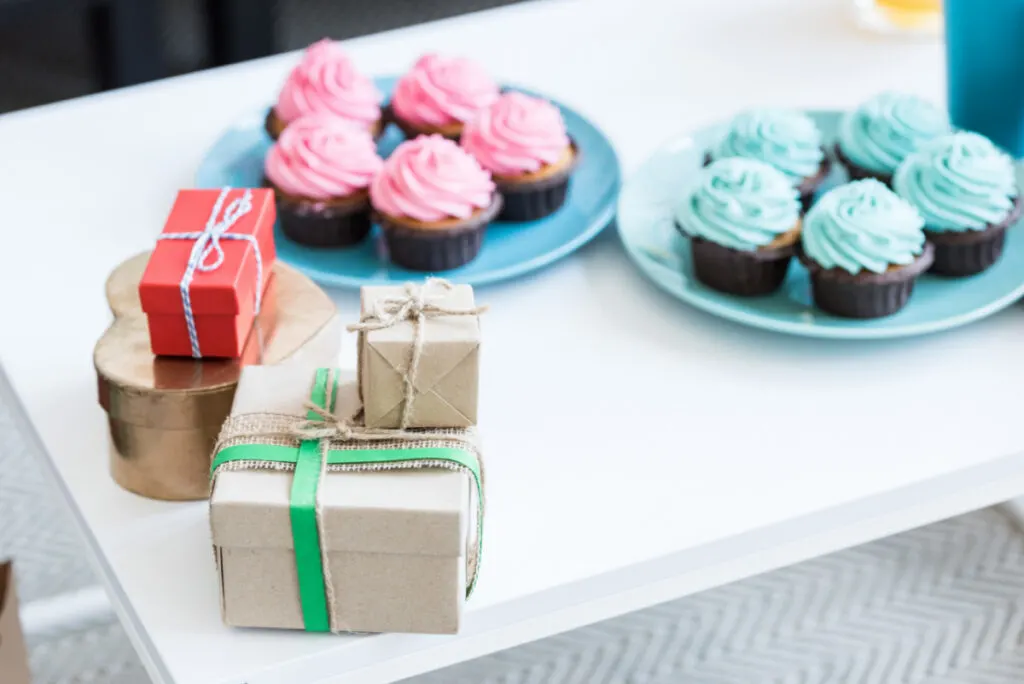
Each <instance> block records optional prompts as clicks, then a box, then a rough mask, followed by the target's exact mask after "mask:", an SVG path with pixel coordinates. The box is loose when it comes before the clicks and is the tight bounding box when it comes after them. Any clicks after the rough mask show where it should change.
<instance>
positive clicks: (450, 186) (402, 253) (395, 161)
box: [370, 135, 501, 271]
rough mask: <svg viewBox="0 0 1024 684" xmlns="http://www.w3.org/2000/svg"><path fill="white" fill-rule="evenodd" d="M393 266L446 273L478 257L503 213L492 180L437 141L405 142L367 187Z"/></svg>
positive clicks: (431, 138) (429, 138) (471, 161)
mask: <svg viewBox="0 0 1024 684" xmlns="http://www.w3.org/2000/svg"><path fill="white" fill-rule="evenodd" d="M370 199H371V201H372V203H373V208H374V210H375V211H376V214H377V216H378V219H379V221H380V226H381V229H382V230H383V231H384V239H385V241H386V242H387V245H388V252H389V254H390V255H391V261H393V262H394V263H396V264H398V265H399V266H404V267H405V268H408V269H412V270H415V271H446V270H448V269H451V268H456V267H458V266H462V265H463V264H465V263H468V262H469V261H472V260H473V258H475V257H476V255H477V254H478V253H479V251H480V246H481V245H482V244H483V238H484V229H485V228H486V227H487V224H489V223H490V222H491V221H492V220H493V219H494V217H495V216H496V215H497V214H498V212H499V211H500V209H501V195H499V194H498V193H497V192H495V188H494V183H493V182H492V181H491V174H490V173H488V172H487V171H486V170H485V169H483V168H481V167H480V164H479V163H477V161H476V160H475V159H474V158H473V157H471V156H470V155H469V154H468V153H467V152H466V151H465V150H463V149H462V148H461V147H459V146H458V145H457V144H456V143H454V142H452V141H451V140H448V139H447V138H444V137H442V136H440V135H430V136H420V137H418V138H415V139H413V140H407V141H406V142H404V143H402V144H401V145H399V146H398V148H397V149H395V151H394V153H393V154H392V155H391V156H390V157H388V159H387V161H385V162H384V169H383V170H382V171H381V172H380V173H379V174H378V175H377V177H376V178H375V179H374V180H373V184H372V185H371V186H370Z"/></svg>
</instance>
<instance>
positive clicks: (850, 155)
mask: <svg viewBox="0 0 1024 684" xmlns="http://www.w3.org/2000/svg"><path fill="white" fill-rule="evenodd" d="M949 132H950V125H949V119H948V117H947V116H946V114H945V113H944V112H943V111H942V110H941V109H939V108H938V107H936V106H935V105H934V104H932V103H931V102H928V101H927V100H923V99H921V98H919V97H916V96H914V95H904V94H901V93H891V92H889V93H882V94H880V95H876V96H875V97H873V98H871V99H870V100H868V101H867V102H865V103H864V104H862V105H861V106H860V107H857V108H856V109H854V110H853V111H851V112H848V113H847V114H845V115H844V116H843V118H842V119H840V121H839V131H838V140H837V141H836V147H835V153H836V158H837V159H838V160H839V161H840V162H841V163H842V164H843V166H845V167H846V170H847V172H849V175H850V179H851V180H860V179H863V178H875V179H877V180H880V181H882V182H883V183H885V184H886V185H891V184H892V176H893V174H894V173H896V168H897V167H898V166H899V165H900V164H901V163H902V162H903V160H904V159H906V158H907V155H909V154H910V153H911V152H914V151H915V150H917V149H918V148H919V147H921V146H922V145H924V144H926V143H928V142H929V141H931V140H934V139H935V138H938V137H939V136H942V135H945V134H947V133H949Z"/></svg>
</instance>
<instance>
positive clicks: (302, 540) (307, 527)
mask: <svg viewBox="0 0 1024 684" xmlns="http://www.w3.org/2000/svg"><path fill="white" fill-rule="evenodd" d="M337 391H338V373H337V371H334V370H332V369H327V368H321V369H318V370H317V371H316V376H315V378H314V381H313V387H312V390H311V392H310V399H309V401H308V402H307V403H306V409H307V414H306V417H305V418H302V417H301V416H295V415H288V414H280V413H251V414H243V415H236V416H231V417H230V418H228V420H227V422H226V423H225V424H224V427H223V428H222V430H221V434H220V437H219V438H218V440H217V445H216V447H215V448H214V454H215V457H214V460H213V465H212V468H211V481H212V484H215V482H216V478H217V475H218V474H219V473H221V472H224V471H225V470H285V471H293V472H294V477H293V482H292V490H291V505H290V508H291V521H292V536H293V538H294V546H295V559H296V568H297V570H298V579H299V594H300V600H301V604H302V615H303V621H304V624H305V629H306V630H307V631H314V632H326V631H332V632H343V631H347V630H345V628H344V627H343V619H342V617H341V616H339V615H337V614H336V608H335V606H336V601H335V600H334V592H335V587H334V584H333V582H332V581H331V574H330V567H329V565H328V555H327V552H328V549H326V548H324V543H323V540H324V539H325V535H324V534H323V530H324V521H323V506H322V504H321V502H320V497H319V491H320V488H319V483H320V482H321V481H322V479H323V477H324V475H325V474H326V473H329V472H342V471H374V470H392V469H421V468H446V469H449V470H455V471H458V472H463V473H466V474H467V475H469V476H470V478H471V480H472V481H473V483H474V485H475V487H474V491H475V492H476V507H475V508H476V526H475V535H476V536H475V540H471V541H473V542H475V543H471V544H470V547H469V549H468V550H467V557H466V576H467V578H468V579H467V586H466V595H467V596H468V595H469V594H471V593H472V592H473V589H474V587H475V586H476V580H477V575H478V571H479V566H480V554H481V551H482V547H483V521H484V496H483V491H484V490H483V484H484V482H483V460H482V457H481V454H480V450H479V447H478V445H477V443H476V439H475V433H474V432H473V431H472V430H465V429H455V428H446V429H438V430H411V429H406V430H388V429H370V428H366V427H364V426H362V425H361V424H360V423H359V421H358V419H356V418H353V419H351V420H345V419H340V418H338V417H337V416H335V415H334V413H333V409H334V404H335V398H336V396H337Z"/></svg>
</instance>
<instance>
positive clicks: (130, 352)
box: [93, 252, 342, 501]
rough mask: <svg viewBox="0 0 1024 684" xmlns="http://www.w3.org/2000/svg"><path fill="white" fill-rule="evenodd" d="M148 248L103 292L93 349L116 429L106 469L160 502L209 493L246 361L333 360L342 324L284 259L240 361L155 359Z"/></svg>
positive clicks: (318, 362)
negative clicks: (104, 310)
mask: <svg viewBox="0 0 1024 684" xmlns="http://www.w3.org/2000/svg"><path fill="white" fill-rule="evenodd" d="M148 260H149V253H148V252H146V253H143V254H139V255H138V256H135V257H132V258H131V259H129V260H127V261H125V262H124V263H122V264H121V265H120V266H118V267H117V268H115V269H114V271H113V273H111V274H110V277H109V278H108V279H107V285H106V293H107V301H108V303H109V304H110V309H111V311H112V312H113V314H114V322H113V323H112V324H111V326H110V328H108V329H107V331H106V332H105V333H103V336H102V337H101V338H100V340H99V342H97V343H96V349H95V351H94V352H93V362H94V364H95V366H96V376H97V379H98V381H99V400H100V405H101V406H102V407H103V409H104V410H105V411H106V412H107V416H108V423H109V426H110V438H111V439H110V442H111V444H110V472H111V475H112V476H113V478H114V480H115V481H116V482H117V483H118V484H119V485H121V486H122V487H124V488H125V489H127V490H129V491H132V492H135V493H137V494H141V495H143V496H148V497H150V498H154V499H166V500H175V501H186V500H197V499H205V498H206V497H207V496H208V494H209V475H210V452H211V450H212V449H213V445H214V442H215V441H216V439H217V434H218V433H219V432H220V428H221V425H222V424H223V423H224V420H225V418H227V416H228V413H229V412H230V411H231V402H232V400H233V399H234V396H235V388H236V386H237V384H238V378H239V374H240V372H241V369H242V367H243V366H245V365H249V364H280V363H301V364H304V365H309V366H332V365H336V363H337V359H338V355H339V353H340V347H341V336H342V327H341V321H340V319H339V316H338V310H337V308H336V307H335V306H334V302H332V301H331V299H330V297H328V296H327V294H326V293H325V292H324V291H323V290H321V289H320V288H319V287H317V286H316V285H315V284H314V283H313V281H311V280H309V279H308V278H307V277H305V276H304V275H302V274H301V273H299V272H298V271H296V270H295V269H293V268H290V267H288V266H285V265H284V264H282V263H280V262H278V263H276V264H275V265H274V277H273V278H271V280H270V285H269V286H268V288H267V291H266V294H265V295H264V297H263V305H262V311H261V313H260V315H259V316H258V317H257V318H256V324H255V326H254V328H253V332H252V334H251V335H250V336H249V340H248V342H247V343H246V346H245V349H244V351H243V353H242V357H241V358H240V359H204V360H195V359H190V358H171V357H157V356H154V355H153V353H152V351H150V347H149V332H148V329H147V326H146V317H145V314H143V312H142V305H141V303H140V301H139V281H140V280H141V279H142V272H143V270H144V269H145V268H146V262H147V261H148Z"/></svg>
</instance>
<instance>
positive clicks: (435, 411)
mask: <svg viewBox="0 0 1024 684" xmlns="http://www.w3.org/2000/svg"><path fill="white" fill-rule="evenodd" d="M404 294H405V290H404V289H403V288H401V287H364V288H362V294H361V303H362V316H361V318H362V320H364V321H365V320H367V319H368V318H370V317H372V315H373V312H374V307H375V306H376V304H377V302H378V301H380V300H383V299H387V298H392V297H401V296H403V295H404ZM434 301H435V302H436V303H437V304H439V305H441V306H444V307H446V308H449V309H458V310H464V311H468V310H472V309H474V308H475V306H476V304H475V302H474V299H473V288H472V287H470V286H469V285H455V286H453V287H452V289H451V290H450V291H448V292H442V293H441V294H440V295H439V296H438V297H436V298H435V300H434ZM416 325H417V323H416V322H415V321H413V320H404V321H399V322H398V323H396V324H395V325H393V326H391V327H388V328H383V329H381V330H371V331H366V332H361V333H360V334H359V349H358V353H359V378H360V379H359V382H360V388H361V392H362V397H363V403H364V407H363V408H364V411H365V413H364V416H365V417H364V420H365V422H366V425H367V427H372V428H396V427H399V425H401V421H402V411H403V410H404V409H405V377H406V373H407V372H408V371H409V364H410V361H411V354H412V349H413V342H414V339H415V335H416ZM420 325H422V326H423V331H422V334H423V347H422V352H421V355H420V361H419V367H418V369H417V371H416V374H415V376H416V377H414V378H412V383H413V402H412V407H411V413H410V416H409V422H408V423H407V425H408V427H414V428H415V427H431V428H443V427H459V428H461V427H469V426H472V425H476V423H477V395H478V392H479V373H480V319H479V316H475V315H473V316H443V315H439V316H428V317H425V318H424V319H423V322H422V323H421V324H420Z"/></svg>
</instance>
